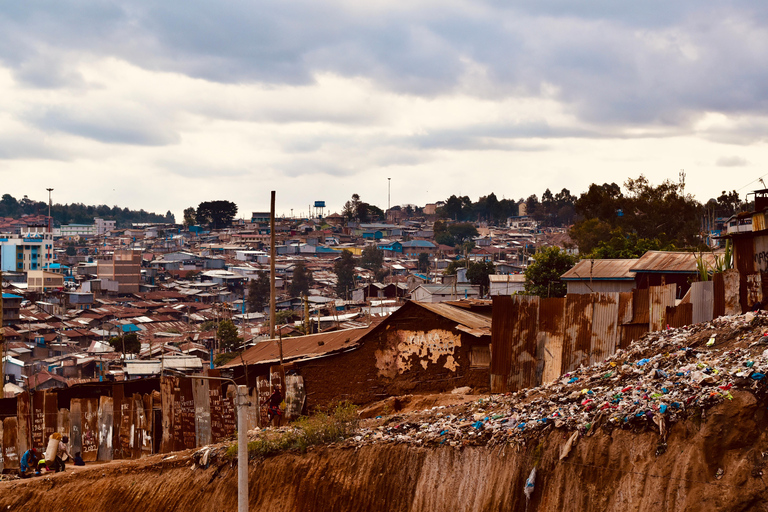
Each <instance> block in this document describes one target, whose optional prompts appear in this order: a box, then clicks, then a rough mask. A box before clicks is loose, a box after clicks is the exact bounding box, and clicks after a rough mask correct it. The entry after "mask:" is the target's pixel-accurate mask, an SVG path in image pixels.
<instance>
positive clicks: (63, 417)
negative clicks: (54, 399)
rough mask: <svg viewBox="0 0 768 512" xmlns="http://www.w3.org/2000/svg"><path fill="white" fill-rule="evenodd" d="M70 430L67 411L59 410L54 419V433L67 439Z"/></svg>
mask: <svg viewBox="0 0 768 512" xmlns="http://www.w3.org/2000/svg"><path fill="white" fill-rule="evenodd" d="M70 430H71V424H70V416H69V409H59V414H58V416H57V418H56V432H58V433H59V434H61V435H62V436H67V437H69V432H70ZM70 446H72V445H70Z"/></svg>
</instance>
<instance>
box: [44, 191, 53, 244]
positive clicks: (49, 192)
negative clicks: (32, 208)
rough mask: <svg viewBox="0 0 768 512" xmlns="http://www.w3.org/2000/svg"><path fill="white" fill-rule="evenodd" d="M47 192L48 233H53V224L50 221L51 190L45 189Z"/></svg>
mask: <svg viewBox="0 0 768 512" xmlns="http://www.w3.org/2000/svg"><path fill="white" fill-rule="evenodd" d="M45 190H47V191H48V232H49V233H53V222H52V221H51V192H53V189H52V188H47V189H45Z"/></svg>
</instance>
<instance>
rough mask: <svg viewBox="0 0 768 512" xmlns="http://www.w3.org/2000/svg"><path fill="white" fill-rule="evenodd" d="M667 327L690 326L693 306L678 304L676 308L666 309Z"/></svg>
mask: <svg viewBox="0 0 768 512" xmlns="http://www.w3.org/2000/svg"><path fill="white" fill-rule="evenodd" d="M666 319H667V325H669V326H670V327H671V328H677V327H684V326H686V325H691V323H692V319H693V304H691V303H687V304H680V305H678V306H673V307H667V312H666Z"/></svg>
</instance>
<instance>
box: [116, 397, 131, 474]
mask: <svg viewBox="0 0 768 512" xmlns="http://www.w3.org/2000/svg"><path fill="white" fill-rule="evenodd" d="M119 437H120V456H121V457H122V458H124V459H130V458H131V457H132V453H131V449H132V448H133V400H131V397H129V396H124V397H123V400H122V401H121V402H120V435H119Z"/></svg>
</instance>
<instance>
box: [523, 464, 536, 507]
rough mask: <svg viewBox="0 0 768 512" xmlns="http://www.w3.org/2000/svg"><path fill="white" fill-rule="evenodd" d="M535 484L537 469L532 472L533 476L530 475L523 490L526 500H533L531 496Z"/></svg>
mask: <svg viewBox="0 0 768 512" xmlns="http://www.w3.org/2000/svg"><path fill="white" fill-rule="evenodd" d="M535 483H536V468H533V469H532V470H531V474H530V475H528V480H526V481H525V489H524V490H523V493H524V494H525V499H526V500H530V499H531V494H533V486H534V484H535Z"/></svg>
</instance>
